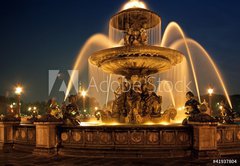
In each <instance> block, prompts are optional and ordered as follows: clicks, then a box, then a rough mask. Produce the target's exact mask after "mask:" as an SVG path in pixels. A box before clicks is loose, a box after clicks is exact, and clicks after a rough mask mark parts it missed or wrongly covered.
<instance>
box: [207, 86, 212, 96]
mask: <svg viewBox="0 0 240 166" xmlns="http://www.w3.org/2000/svg"><path fill="white" fill-rule="evenodd" d="M208 94H209V95H210V96H212V94H213V88H209V89H208Z"/></svg>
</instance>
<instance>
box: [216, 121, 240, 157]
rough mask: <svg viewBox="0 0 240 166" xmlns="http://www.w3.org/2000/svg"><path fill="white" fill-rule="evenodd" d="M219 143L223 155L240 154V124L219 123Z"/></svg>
mask: <svg viewBox="0 0 240 166" xmlns="http://www.w3.org/2000/svg"><path fill="white" fill-rule="evenodd" d="M217 145H218V150H219V152H220V154H221V155H231V154H240V125H219V126H218V128H217Z"/></svg>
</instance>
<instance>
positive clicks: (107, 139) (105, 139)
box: [99, 132, 112, 144]
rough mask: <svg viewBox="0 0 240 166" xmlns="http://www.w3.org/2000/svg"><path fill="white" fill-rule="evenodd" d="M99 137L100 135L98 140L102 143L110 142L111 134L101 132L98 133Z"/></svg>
mask: <svg viewBox="0 0 240 166" xmlns="http://www.w3.org/2000/svg"><path fill="white" fill-rule="evenodd" d="M99 137H100V142H101V143H102V144H111V143H112V135H111V133H107V132H101V133H100V134H99Z"/></svg>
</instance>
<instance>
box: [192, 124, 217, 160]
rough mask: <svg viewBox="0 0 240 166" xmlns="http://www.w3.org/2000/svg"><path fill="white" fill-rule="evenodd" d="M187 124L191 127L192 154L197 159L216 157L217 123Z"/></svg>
mask: <svg viewBox="0 0 240 166" xmlns="http://www.w3.org/2000/svg"><path fill="white" fill-rule="evenodd" d="M189 124H190V125H191V126H192V127H193V151H192V154H193V156H194V157H196V158H199V159H204V158H207V159H209V158H216V157H218V156H219V153H218V151H217V123H202V122H190V123H189Z"/></svg>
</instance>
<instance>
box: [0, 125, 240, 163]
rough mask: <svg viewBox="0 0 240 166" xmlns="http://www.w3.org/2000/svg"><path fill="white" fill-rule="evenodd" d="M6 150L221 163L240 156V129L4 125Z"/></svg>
mask: <svg viewBox="0 0 240 166" xmlns="http://www.w3.org/2000/svg"><path fill="white" fill-rule="evenodd" d="M0 150H3V151H5V152H11V151H12V150H21V151H26V152H31V153H34V154H37V155H54V154H56V153H59V154H61V155H66V156H68V155H69V156H78V157H79V156H91V157H134V158H139V157H147V158H149V157H153V158H167V157H168V158H173V157H189V156H194V157H196V158H210V157H212V158H215V159H216V158H219V157H220V156H225V155H236V154H240V125H218V124H217V123H193V124H189V125H188V126H182V125H167V126H161V125H146V126H137V125H131V126H125V125H123V126H81V127H80V126H79V127H71V126H63V125H62V123H59V122H36V123H34V124H28V125H22V124H19V122H0Z"/></svg>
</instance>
